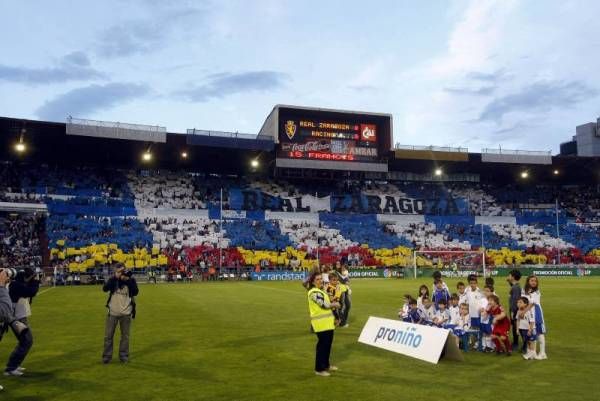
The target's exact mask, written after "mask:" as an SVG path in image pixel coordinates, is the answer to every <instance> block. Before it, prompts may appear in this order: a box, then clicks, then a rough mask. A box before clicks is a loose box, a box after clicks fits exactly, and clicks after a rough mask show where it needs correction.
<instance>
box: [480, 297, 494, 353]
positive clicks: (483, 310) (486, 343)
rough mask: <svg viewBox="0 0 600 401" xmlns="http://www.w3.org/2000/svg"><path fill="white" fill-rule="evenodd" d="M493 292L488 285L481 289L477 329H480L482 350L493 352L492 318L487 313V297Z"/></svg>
mask: <svg viewBox="0 0 600 401" xmlns="http://www.w3.org/2000/svg"><path fill="white" fill-rule="evenodd" d="M493 293H494V289H493V288H491V287H490V286H485V287H484V289H483V297H482V298H481V300H480V301H479V312H480V322H481V325H480V326H479V330H480V331H481V338H482V339H481V342H482V345H483V352H494V343H493V342H492V318H491V316H490V315H489V313H488V310H487V309H488V297H489V296H490V295H492V294H493Z"/></svg>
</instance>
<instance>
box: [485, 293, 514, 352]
mask: <svg viewBox="0 0 600 401" xmlns="http://www.w3.org/2000/svg"><path fill="white" fill-rule="evenodd" d="M487 313H488V314H489V315H490V316H493V317H494V320H492V340H493V341H494V344H496V352H497V353H499V354H500V353H503V352H505V353H506V356H510V355H511V352H512V348H511V345H510V341H509V339H508V331H509V330H510V319H509V318H508V316H507V315H506V312H504V308H503V307H502V306H500V299H499V298H498V296H497V295H490V296H489V297H488V310H487Z"/></svg>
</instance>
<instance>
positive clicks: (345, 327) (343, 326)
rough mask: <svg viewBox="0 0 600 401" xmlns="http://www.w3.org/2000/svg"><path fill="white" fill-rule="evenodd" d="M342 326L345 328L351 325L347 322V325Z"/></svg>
mask: <svg viewBox="0 0 600 401" xmlns="http://www.w3.org/2000/svg"><path fill="white" fill-rule="evenodd" d="M342 327H343V328H344V329H345V328H346V327H350V325H349V324H348V323H346V324H345V325H343V326H342Z"/></svg>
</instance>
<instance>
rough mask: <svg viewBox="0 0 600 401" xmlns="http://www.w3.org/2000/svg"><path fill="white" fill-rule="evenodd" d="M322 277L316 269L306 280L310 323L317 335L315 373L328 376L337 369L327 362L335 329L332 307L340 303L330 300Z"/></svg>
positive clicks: (337, 306) (336, 307) (336, 306)
mask: <svg viewBox="0 0 600 401" xmlns="http://www.w3.org/2000/svg"><path fill="white" fill-rule="evenodd" d="M322 287H323V277H322V276H321V273H319V272H318V271H315V272H313V273H312V274H311V275H310V277H309V280H308V310H309V312H310V323H311V326H312V329H313V331H314V332H315V334H316V335H317V338H318V340H317V348H316V357H315V374H317V375H318V376H330V375H331V373H330V372H332V371H336V370H338V368H337V367H336V366H333V365H331V364H330V363H329V357H330V354H331V346H332V344H333V333H334V331H335V318H334V316H333V311H332V310H333V309H338V308H339V307H340V304H339V303H337V302H331V301H330V299H329V295H327V293H326V292H325V291H323V289H322Z"/></svg>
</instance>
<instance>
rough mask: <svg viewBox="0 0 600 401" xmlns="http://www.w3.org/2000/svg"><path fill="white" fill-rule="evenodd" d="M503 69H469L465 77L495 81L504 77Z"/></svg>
mask: <svg viewBox="0 0 600 401" xmlns="http://www.w3.org/2000/svg"><path fill="white" fill-rule="evenodd" d="M505 75H506V74H505V71H504V69H500V70H497V71H495V72H492V73H486V72H479V71H471V72H469V73H467V76H466V77H467V79H471V80H474V81H484V82H497V81H499V80H501V79H502V78H504V77H505Z"/></svg>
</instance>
